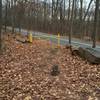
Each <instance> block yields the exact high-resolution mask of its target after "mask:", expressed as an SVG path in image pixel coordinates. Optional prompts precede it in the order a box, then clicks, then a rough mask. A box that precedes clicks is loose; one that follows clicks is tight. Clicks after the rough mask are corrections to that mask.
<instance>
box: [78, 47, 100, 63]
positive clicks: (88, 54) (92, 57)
mask: <svg viewBox="0 0 100 100" xmlns="http://www.w3.org/2000/svg"><path fill="white" fill-rule="evenodd" d="M79 55H80V56H81V57H82V58H85V59H86V60H87V61H89V62H90V63H92V64H100V52H99V51H97V50H95V49H93V48H85V47H80V48H79Z"/></svg>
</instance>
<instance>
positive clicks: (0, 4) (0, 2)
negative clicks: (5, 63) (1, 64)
mask: <svg viewBox="0 0 100 100" xmlns="http://www.w3.org/2000/svg"><path fill="white" fill-rule="evenodd" d="M1 50H2V0H0V51H1Z"/></svg>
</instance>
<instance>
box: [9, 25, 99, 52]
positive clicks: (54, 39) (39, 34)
mask: <svg viewBox="0 0 100 100" xmlns="http://www.w3.org/2000/svg"><path fill="white" fill-rule="evenodd" d="M8 29H9V30H11V27H8ZM15 31H16V32H19V29H18V28H16V29H15ZM30 32H31V33H32V34H33V36H34V37H39V38H42V39H47V40H49V41H51V42H53V43H58V37H57V35H51V34H47V33H42V32H35V31H34V32H33V31H30ZM21 33H22V34H25V35H26V34H27V30H25V29H22V30H21ZM60 44H61V45H67V44H69V41H68V39H67V38H66V39H65V38H60ZM72 45H73V46H78V47H80V46H81V47H92V43H86V42H85V43H83V42H82V41H80V40H72ZM94 50H97V51H100V45H97V46H96V48H95V49H94Z"/></svg>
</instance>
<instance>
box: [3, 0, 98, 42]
mask: <svg viewBox="0 0 100 100" xmlns="http://www.w3.org/2000/svg"><path fill="white" fill-rule="evenodd" d="M96 4H97V7H96ZM99 5H100V4H99V0H3V6H2V9H3V11H2V14H3V15H2V16H3V25H4V26H5V31H6V26H12V32H14V28H15V27H18V28H19V31H21V28H25V29H27V30H36V31H43V32H47V33H52V34H57V33H58V32H59V33H61V34H62V35H65V36H69V35H71V36H73V37H77V38H80V39H84V38H87V37H88V38H89V39H90V40H91V38H92V39H93V34H94V33H95V34H96V36H97V38H96V39H97V40H100V36H99V31H100V28H99V27H100V14H99V13H100V10H99ZM95 9H96V14H97V17H96V20H97V23H95ZM95 26H96V29H95Z"/></svg>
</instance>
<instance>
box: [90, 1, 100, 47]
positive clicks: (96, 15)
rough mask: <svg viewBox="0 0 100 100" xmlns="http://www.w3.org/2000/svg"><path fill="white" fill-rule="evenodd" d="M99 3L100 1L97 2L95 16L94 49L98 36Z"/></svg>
mask: <svg viewBox="0 0 100 100" xmlns="http://www.w3.org/2000/svg"><path fill="white" fill-rule="evenodd" d="M99 3H100V0H96V4H95V16H94V30H93V33H92V40H93V45H92V47H93V48H95V47H96V34H97V22H98V12H99Z"/></svg>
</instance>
